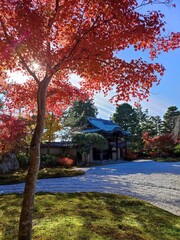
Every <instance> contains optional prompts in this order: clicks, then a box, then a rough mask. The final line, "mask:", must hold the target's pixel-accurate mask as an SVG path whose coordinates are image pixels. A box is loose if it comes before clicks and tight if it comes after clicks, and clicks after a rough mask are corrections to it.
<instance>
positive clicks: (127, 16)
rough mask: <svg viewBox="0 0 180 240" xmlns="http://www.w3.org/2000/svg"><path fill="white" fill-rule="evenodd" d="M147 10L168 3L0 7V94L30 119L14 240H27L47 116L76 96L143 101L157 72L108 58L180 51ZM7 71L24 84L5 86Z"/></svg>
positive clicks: (129, 0)
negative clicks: (74, 79)
mask: <svg viewBox="0 0 180 240" xmlns="http://www.w3.org/2000/svg"><path fill="white" fill-rule="evenodd" d="M153 2H154V3H160V2H161V3H163V2H164V3H166V4H170V3H171V2H172V1H171V0H164V1H158V0H144V1H142V4H139V5H138V1H136V0H122V1H119V0H105V1H104V0H94V1H90V0H81V1H78V0H68V1H64V0H1V2H0V75H1V80H0V81H1V83H0V86H1V88H2V89H3V90H4V89H6V91H7V97H8V100H9V101H8V104H9V105H10V106H11V107H12V108H13V107H14V108H17V107H23V108H25V109H26V110H27V111H29V110H31V111H32V110H33V111H36V112H37V121H36V128H35V131H34V134H33V136H32V141H31V145H30V165H29V171H28V175H27V178H26V179H27V180H26V184H25V190H24V199H23V205H22V211H21V217H20V226H19V240H24V239H31V228H32V212H33V208H32V206H33V202H34V193H35V186H36V179H37V174H38V169H39V164H40V142H41V137H42V133H43V129H44V119H45V112H46V109H47V108H48V110H51V111H53V112H55V113H59V110H60V109H63V108H65V107H66V106H67V105H68V104H70V103H72V101H73V99H75V98H77V97H78V96H79V97H81V98H82V97H84V95H83V94H82V93H83V92H87V93H88V94H92V93H94V92H96V91H99V90H103V92H104V93H107V92H108V91H109V90H111V89H112V88H114V87H115V88H116V92H117V95H116V96H115V97H114V98H113V100H115V101H119V100H126V101H127V100H129V99H130V97H131V96H133V97H138V98H139V99H144V98H147V97H148V94H149V89H150V87H151V86H152V84H153V83H158V81H159V80H158V77H157V73H158V74H160V75H163V72H164V67H163V66H162V65H160V64H158V63H148V62H146V61H143V60H142V59H137V60H132V61H130V62H126V61H125V60H122V59H120V58H118V57H117V56H116V54H115V53H116V52H118V51H122V50H124V49H126V48H128V47H130V46H133V47H134V49H135V50H146V49H148V50H149V52H150V57H151V58H152V59H153V58H155V57H156V54H157V53H158V52H159V51H161V50H163V51H168V50H169V49H175V48H177V47H179V36H180V35H179V34H178V33H171V34H170V35H169V36H168V37H164V36H163V35H162V32H163V28H164V26H165V22H164V20H163V17H164V16H163V14H162V13H161V12H159V11H149V12H147V13H146V14H142V13H140V11H139V8H140V7H141V6H142V5H146V4H152V3H153ZM35 64H36V66H37V65H38V66H39V67H38V68H36V67H35ZM7 70H9V71H11V72H14V71H22V72H25V74H26V75H27V82H26V83H24V84H10V83H7V81H6V78H7V74H8V73H7ZM72 73H75V74H77V75H79V76H80V77H81V79H82V80H81V88H80V89H78V88H77V87H75V86H73V85H72V84H71V82H70V74H72ZM81 95H83V96H81ZM57 109H58V110H57Z"/></svg>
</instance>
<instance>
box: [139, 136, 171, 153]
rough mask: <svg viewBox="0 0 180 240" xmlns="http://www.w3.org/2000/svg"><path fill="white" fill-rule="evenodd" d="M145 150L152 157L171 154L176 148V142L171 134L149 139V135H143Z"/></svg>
mask: <svg viewBox="0 0 180 240" xmlns="http://www.w3.org/2000/svg"><path fill="white" fill-rule="evenodd" d="M143 140H144V149H145V151H147V152H148V153H149V154H150V155H151V156H152V157H155V156H158V155H159V154H171V153H172V151H173V148H174V146H175V141H174V140H173V139H172V137H171V135H170V134H164V135H160V136H154V137H152V138H151V137H149V135H148V133H147V132H146V133H144V134H143Z"/></svg>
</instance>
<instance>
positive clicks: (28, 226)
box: [18, 78, 49, 240]
mask: <svg viewBox="0 0 180 240" xmlns="http://www.w3.org/2000/svg"><path fill="white" fill-rule="evenodd" d="M48 83H49V79H48V78H45V79H44V80H43V81H42V82H40V83H39V86H38V93H37V105H38V112H37V119H36V127H35V131H34V134H33V136H32V140H31V144H30V163H29V169H28V174H27V176H26V182H25V189H24V195H23V203H22V209H21V215H20V221H19V234H18V239H19V240H31V239H32V217H33V205H34V196H35V191H36V181H37V176H38V171H39V165H40V144H41V138H42V134H43V130H44V121H45V113H46V93H47V87H48Z"/></svg>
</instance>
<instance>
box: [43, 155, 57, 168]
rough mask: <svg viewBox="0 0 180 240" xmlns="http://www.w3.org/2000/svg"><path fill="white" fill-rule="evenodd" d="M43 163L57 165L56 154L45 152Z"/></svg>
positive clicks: (51, 165) (50, 165)
mask: <svg viewBox="0 0 180 240" xmlns="http://www.w3.org/2000/svg"><path fill="white" fill-rule="evenodd" d="M45 164H46V165H47V166H49V167H54V166H57V156H55V155H49V154H46V157H45Z"/></svg>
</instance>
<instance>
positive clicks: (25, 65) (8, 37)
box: [0, 17, 40, 84]
mask: <svg viewBox="0 0 180 240" xmlns="http://www.w3.org/2000/svg"><path fill="white" fill-rule="evenodd" d="M0 22H1V26H2V29H3V32H4V36H5V38H6V40H7V42H8V44H10V45H11V47H12V46H13V42H12V41H11V37H10V36H9V35H8V33H7V30H6V27H5V24H4V22H3V21H2V18H1V17H0ZM12 48H13V49H14V50H15V52H16V54H17V56H18V57H19V59H20V61H21V64H22V65H23V67H25V69H26V70H27V71H28V73H29V74H30V75H31V76H32V77H33V78H34V80H35V81H36V82H37V84H39V82H40V81H39V79H38V78H37V76H36V74H35V73H34V72H33V71H32V70H31V69H30V68H29V66H28V65H27V63H26V61H25V60H24V58H23V56H22V54H21V53H20V52H19V49H18V44H17V45H15V46H13V47H12Z"/></svg>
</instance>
